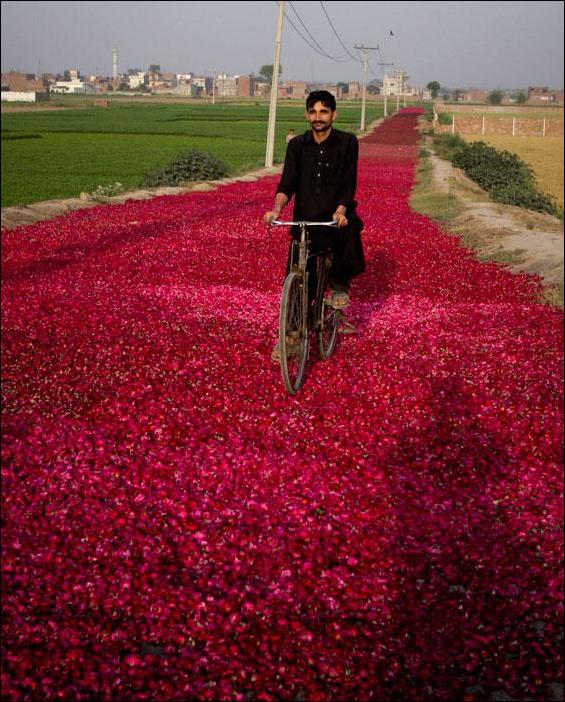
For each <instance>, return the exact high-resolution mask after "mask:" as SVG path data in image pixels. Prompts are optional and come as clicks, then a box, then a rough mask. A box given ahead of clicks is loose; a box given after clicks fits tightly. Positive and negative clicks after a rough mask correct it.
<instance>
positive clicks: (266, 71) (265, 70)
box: [259, 63, 283, 83]
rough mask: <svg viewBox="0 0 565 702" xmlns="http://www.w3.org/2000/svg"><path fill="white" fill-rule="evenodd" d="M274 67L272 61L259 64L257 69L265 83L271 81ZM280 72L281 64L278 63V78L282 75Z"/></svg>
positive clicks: (281, 70)
mask: <svg viewBox="0 0 565 702" xmlns="http://www.w3.org/2000/svg"><path fill="white" fill-rule="evenodd" d="M274 69H275V67H274V65H273V64H272V63H269V64H265V65H264V66H261V68H260V69H259V75H260V76H261V78H264V79H265V80H266V81H267V83H272V82H273V71H274ZM282 72H283V68H282V64H280V63H279V78H280V76H281V75H282Z"/></svg>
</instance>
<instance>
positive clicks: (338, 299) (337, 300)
mask: <svg viewBox="0 0 565 702" xmlns="http://www.w3.org/2000/svg"><path fill="white" fill-rule="evenodd" d="M350 302H351V300H350V299H349V295H348V294H347V293H346V292H342V291H338V290H332V291H331V292H330V296H329V299H328V302H327V304H328V305H329V306H330V307H333V309H334V310H344V309H345V308H346V307H349V303H350Z"/></svg>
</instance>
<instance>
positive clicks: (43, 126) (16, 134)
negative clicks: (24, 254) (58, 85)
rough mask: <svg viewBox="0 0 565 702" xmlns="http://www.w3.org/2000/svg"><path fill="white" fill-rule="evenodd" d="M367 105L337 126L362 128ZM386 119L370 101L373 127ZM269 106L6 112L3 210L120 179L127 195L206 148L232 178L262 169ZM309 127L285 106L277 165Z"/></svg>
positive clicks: (349, 111)
mask: <svg viewBox="0 0 565 702" xmlns="http://www.w3.org/2000/svg"><path fill="white" fill-rule="evenodd" d="M360 115H361V108H360V105H359V104H354V105H349V104H348V105H343V104H342V106H340V108H339V119H338V122H336V126H337V127H338V128H340V129H343V130H345V131H356V130H357V129H358V127H359V122H360ZM381 116H382V106H380V105H375V104H371V103H368V105H367V113H366V121H367V124H369V123H370V122H371V121H373V120H375V119H378V118H379V117H381ZM267 120H268V106H267V105H250V104H233V103H227V102H226V103H220V104H216V105H211V104H209V103H206V104H194V103H193V104H184V105H183V104H147V103H143V104H132V103H111V104H110V105H109V107H91V106H85V107H79V108H75V109H66V110H53V111H40V110H37V111H34V110H29V111H24V112H6V113H4V114H2V207H6V206H9V205H24V204H29V203H32V202H37V201H39V200H47V199H53V198H65V197H77V196H78V195H79V194H80V193H81V192H83V191H86V192H91V191H93V190H94V189H96V187H97V186H98V185H106V184H109V183H113V182H115V181H119V182H120V183H122V185H123V186H124V188H125V189H126V190H131V189H134V188H136V187H138V186H139V185H140V184H141V181H142V178H143V176H144V175H145V173H147V171H149V170H151V169H153V168H155V167H156V166H161V165H165V164H166V163H168V162H169V161H170V160H171V159H172V158H173V157H174V156H175V155H176V154H178V153H180V152H182V151H186V150H189V149H193V148H196V149H200V150H202V151H206V152H208V153H211V154H212V155H214V156H216V157H217V158H219V159H221V160H222V161H224V162H225V163H226V165H227V166H228V167H229V169H230V173H231V174H232V175H238V174H241V173H243V172H245V171H248V170H252V169H255V168H261V166H263V165H264V159H265V143H266V137H267ZM291 127H292V128H294V129H295V130H296V132H297V133H301V132H302V131H304V130H305V129H306V128H307V123H306V121H305V120H304V107H303V105H302V104H300V105H298V104H297V105H279V107H278V110H277V130H276V139H275V162H280V161H282V159H283V158H284V151H285V147H286V145H285V139H284V136H285V134H286V133H287V131H288V130H289V129H290V128H291Z"/></svg>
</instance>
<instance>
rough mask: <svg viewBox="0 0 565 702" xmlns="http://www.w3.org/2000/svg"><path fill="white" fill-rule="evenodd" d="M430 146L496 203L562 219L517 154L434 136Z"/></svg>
mask: <svg viewBox="0 0 565 702" xmlns="http://www.w3.org/2000/svg"><path fill="white" fill-rule="evenodd" d="M433 143H434V148H435V149H436V152H437V154H438V156H440V157H441V158H445V159H447V160H449V161H451V163H452V164H453V165H454V166H455V167H456V168H461V170H463V171H464V172H465V174H466V175H467V176H468V177H469V178H471V180H474V181H475V182H476V183H477V184H478V185H479V186H480V187H481V188H483V189H484V190H485V191H486V192H487V193H488V194H489V196H490V198H491V199H492V200H494V201H495V202H501V203H504V204H507V205H516V206H518V207H525V208H526V209H530V210H534V211H536V212H547V213H548V214H551V215H553V216H556V217H561V218H562V217H563V210H562V208H560V207H559V205H558V204H557V203H556V201H555V199H554V198H553V197H552V196H551V195H548V194H546V193H544V192H542V191H541V190H540V189H539V187H538V184H537V181H536V177H535V174H534V171H533V169H532V168H531V167H530V166H529V165H528V164H527V163H525V162H524V161H522V159H520V158H519V157H518V156H517V155H516V154H514V153H512V152H510V151H506V150H498V149H495V148H494V147H493V146H490V145H489V144H487V143H486V142H484V141H475V142H472V143H468V142H467V141H465V140H464V139H462V138H461V137H459V136H457V135H451V134H438V135H435V136H434V137H433Z"/></svg>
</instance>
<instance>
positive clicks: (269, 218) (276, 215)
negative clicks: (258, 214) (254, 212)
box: [263, 210, 281, 224]
mask: <svg viewBox="0 0 565 702" xmlns="http://www.w3.org/2000/svg"><path fill="white" fill-rule="evenodd" d="M280 216H281V213H280V212H277V211H276V210H271V211H270V212H265V215H264V217H263V221H264V222H265V224H271V222H272V221H273V220H274V219H278V218H279V217H280Z"/></svg>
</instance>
